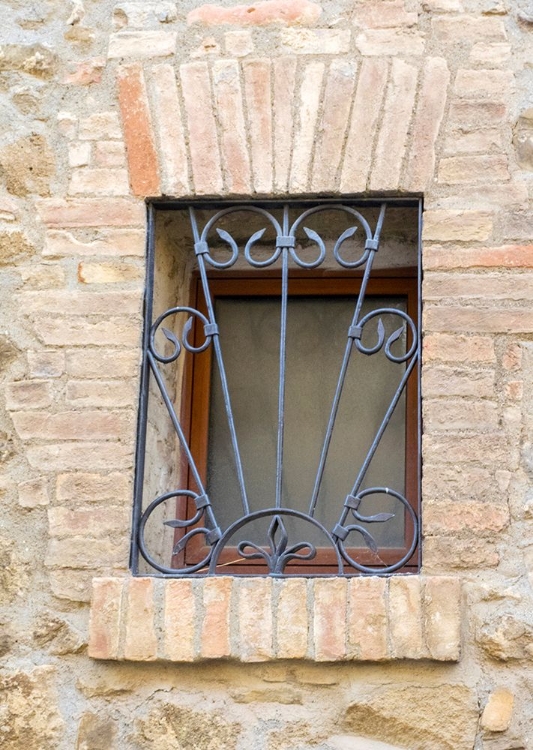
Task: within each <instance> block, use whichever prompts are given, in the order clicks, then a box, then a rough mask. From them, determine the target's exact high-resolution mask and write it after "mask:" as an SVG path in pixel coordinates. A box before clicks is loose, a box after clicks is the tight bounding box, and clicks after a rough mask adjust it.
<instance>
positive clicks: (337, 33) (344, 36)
mask: <svg viewBox="0 0 533 750" xmlns="http://www.w3.org/2000/svg"><path fill="white" fill-rule="evenodd" d="M280 40H281V51H282V53H283V54H297V55H315V54H316V52H317V50H320V54H321V55H344V54H346V53H348V52H349V50H350V32H349V31H348V30H347V29H314V30H311V29H282V30H281V34H280Z"/></svg>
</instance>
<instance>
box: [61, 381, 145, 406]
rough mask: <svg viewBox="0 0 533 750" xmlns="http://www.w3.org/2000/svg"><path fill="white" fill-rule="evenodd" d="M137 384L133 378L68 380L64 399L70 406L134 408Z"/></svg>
mask: <svg viewBox="0 0 533 750" xmlns="http://www.w3.org/2000/svg"><path fill="white" fill-rule="evenodd" d="M137 391H138V386H137V383H136V381H134V380H70V381H69V382H68V383H67V389H66V392H65V401H66V402H67V404H71V405H72V406H93V407H103V408H106V407H107V408H112V409H113V408H114V409H118V408H119V407H121V406H122V407H127V406H129V407H132V408H136V406H137V399H138V392H137Z"/></svg>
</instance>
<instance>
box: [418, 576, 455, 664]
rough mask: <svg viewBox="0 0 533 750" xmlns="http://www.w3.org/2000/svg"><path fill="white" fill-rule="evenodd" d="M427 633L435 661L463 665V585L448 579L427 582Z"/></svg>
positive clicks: (425, 622) (425, 603)
mask: <svg viewBox="0 0 533 750" xmlns="http://www.w3.org/2000/svg"><path fill="white" fill-rule="evenodd" d="M424 631H425V637H426V644H427V647H428V651H429V655H430V657H431V659H436V660H437V661H459V658H460V655H461V581H460V580H459V578H451V577H448V576H446V577H445V576H442V577H432V576H428V577H427V578H426V579H425V580H424Z"/></svg>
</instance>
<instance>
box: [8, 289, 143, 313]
mask: <svg viewBox="0 0 533 750" xmlns="http://www.w3.org/2000/svg"><path fill="white" fill-rule="evenodd" d="M16 299H17V301H18V302H20V304H21V306H23V307H24V309H25V310H26V311H27V313H28V314H30V315H31V314H35V313H57V314H58V315H60V314H61V313H63V312H64V311H65V310H68V312H69V314H70V315H106V316H109V315H112V314H113V313H114V312H116V311H117V310H120V311H121V312H123V313H124V314H126V315H128V314H134V313H140V312H141V305H142V300H141V294H140V292H136V291H135V292H129V291H120V292H88V291H83V292H70V291H63V290H61V291H56V292H52V291H50V292H48V293H47V294H42V293H41V292H21V293H19V294H18V295H17V297H16Z"/></svg>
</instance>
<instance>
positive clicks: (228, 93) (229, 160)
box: [213, 60, 252, 194]
mask: <svg viewBox="0 0 533 750" xmlns="http://www.w3.org/2000/svg"><path fill="white" fill-rule="evenodd" d="M213 85H214V90H215V101H216V105H217V113H218V121H219V132H220V147H221V148H220V150H221V155H222V166H223V171H224V176H225V181H226V188H227V190H228V191H229V192H230V193H248V194H249V193H250V189H251V184H252V183H251V172H250V158H249V156H248V148H247V143H246V130H245V125H244V112H243V101H242V92H241V83H240V75H239V65H238V63H237V61H236V60H217V61H216V62H215V63H214V65H213Z"/></svg>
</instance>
